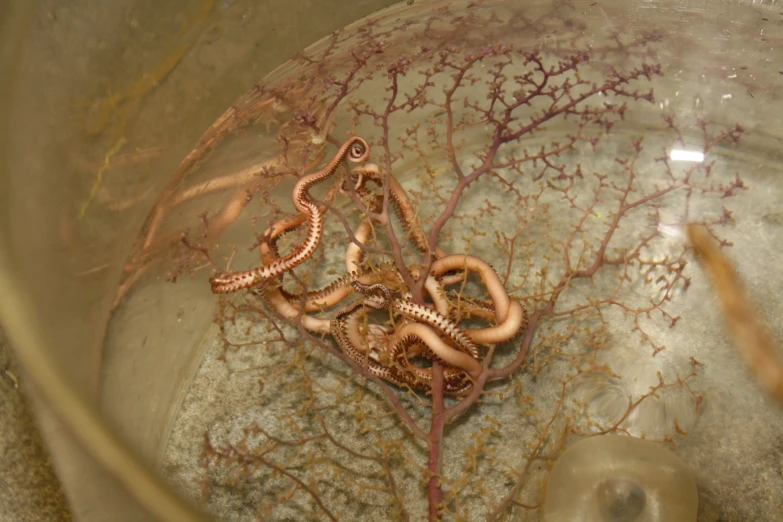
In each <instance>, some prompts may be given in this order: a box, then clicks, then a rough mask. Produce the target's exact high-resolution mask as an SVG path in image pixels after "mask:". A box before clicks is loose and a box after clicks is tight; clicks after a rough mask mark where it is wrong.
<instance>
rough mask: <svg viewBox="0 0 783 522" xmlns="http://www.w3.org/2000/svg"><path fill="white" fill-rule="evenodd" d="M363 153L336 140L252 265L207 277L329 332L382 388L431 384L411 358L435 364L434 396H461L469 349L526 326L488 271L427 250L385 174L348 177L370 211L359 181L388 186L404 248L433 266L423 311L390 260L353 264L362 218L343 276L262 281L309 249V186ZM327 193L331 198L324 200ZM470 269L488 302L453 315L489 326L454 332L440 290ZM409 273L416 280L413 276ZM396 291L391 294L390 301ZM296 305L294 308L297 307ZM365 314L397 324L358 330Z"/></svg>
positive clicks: (363, 145)
mask: <svg viewBox="0 0 783 522" xmlns="http://www.w3.org/2000/svg"><path fill="white" fill-rule="evenodd" d="M368 156H369V145H368V144H367V142H366V141H365V140H363V139H362V138H359V137H353V138H351V139H349V140H348V141H346V142H345V143H344V144H343V145H342V146H341V147H340V148H339V150H338V151H337V153H336V154H335V156H334V157H333V158H332V160H331V161H330V162H329V163H328V164H327V165H326V166H325V167H324V168H322V169H320V170H318V171H316V172H314V173H312V174H309V175H306V176H303V177H302V178H301V179H300V180H299V181H298V182H297V183H296V185H295V186H294V189H293V194H292V198H293V201H294V205H295V206H296V208H297V209H298V210H299V211H300V212H301V213H300V214H299V215H297V216H294V217H292V218H286V219H283V220H281V221H278V222H277V223H275V224H273V225H272V226H271V227H270V228H269V229H267V231H266V232H265V237H266V238H267V239H266V241H265V243H264V244H262V246H261V248H260V252H261V257H262V262H263V264H262V266H261V267H258V268H255V269H252V270H247V271H242V272H229V273H225V274H221V275H218V276H215V277H213V278H212V279H211V280H210V283H211V285H212V291H213V292H214V293H229V292H236V291H238V290H241V289H245V288H260V289H261V290H262V292H261V294H262V295H263V297H264V299H265V300H266V301H267V302H268V303H269V304H270V305H271V306H272V307H273V308H274V309H275V310H276V311H277V313H278V314H279V315H281V316H282V317H284V318H287V319H291V320H295V319H298V320H300V321H301V324H302V326H303V327H304V328H306V329H308V330H310V331H313V332H320V333H328V334H331V335H332V336H333V337H334V338H335V340H336V342H337V344H338V346H339V347H340V349H341V350H342V351H343V353H345V354H346V355H347V356H348V357H349V358H350V359H352V360H353V361H354V362H356V363H357V364H358V365H359V366H360V367H361V368H363V369H364V370H365V371H367V372H368V373H370V374H371V375H374V376H376V377H379V378H381V379H383V380H386V381H388V382H391V383H394V384H396V385H399V386H403V387H408V388H411V389H417V390H429V389H430V388H431V386H432V370H431V369H429V368H425V367H420V366H417V365H415V364H413V362H412V359H414V358H417V357H418V358H425V359H430V360H435V361H438V362H439V363H441V364H443V366H444V392H445V393H447V394H452V395H464V394H466V393H467V392H469V391H470V390H471V388H472V386H473V381H474V380H475V379H477V378H478V377H479V375H480V374H481V372H482V371H483V367H482V365H481V357H482V355H481V352H480V350H479V348H478V346H477V344H484V345H492V344H497V343H502V342H506V341H508V340H509V339H511V338H512V337H514V336H515V335H517V334H518V333H519V332H520V331H521V330H522V329H523V328H524V326H525V324H526V315H525V312H524V309H523V308H522V306H521V304H520V303H519V301H517V300H515V299H511V298H510V297H509V296H508V294H507V292H506V291H505V288H504V287H503V285H502V283H501V282H500V278H499V277H498V276H497V274H496V273H495V271H494V270H493V269H492V267H491V266H490V265H489V264H487V263H486V262H484V261H482V260H481V259H478V258H476V257H473V256H467V255H448V254H447V253H446V252H445V251H443V250H442V249H440V248H437V247H436V248H435V249H432V250H430V248H429V244H428V242H427V239H426V235H425V234H424V232H423V230H422V229H421V226H420V224H419V222H418V220H417V219H416V215H415V212H414V208H413V205H412V204H411V202H410V199H409V198H408V196H407V194H406V193H405V191H404V190H403V189H402V186H401V185H400V184H399V183H398V182H397V180H396V179H395V178H394V177H393V176H391V175H389V176H387V177H386V178H385V179H384V176H382V175H381V174H380V169H379V168H378V166H377V165H374V164H367V165H365V166H364V167H358V168H356V169H354V170H353V171H352V180H353V181H354V187H353V189H354V191H355V192H356V194H357V195H359V196H360V197H361V198H362V199H363V200H369V201H370V205H369V207H367V208H365V209H364V210H365V211H368V212H374V213H376V214H377V213H379V212H380V211H381V208H382V205H381V204H382V198H380V197H378V196H375V197H372V195H371V194H370V193H369V192H368V189H367V186H366V182H367V181H372V182H373V183H375V184H376V185H378V186H381V187H383V185H384V183H388V184H389V194H390V202H391V204H392V206H393V207H394V208H395V210H396V213H397V215H398V217H399V218H400V220H401V221H402V224H403V227H404V229H405V230H406V232H407V233H409V234H410V236H411V237H412V238H413V242H414V245H415V246H416V247H417V248H418V249H419V250H420V251H421V252H423V253H429V252H430V251H432V255H433V256H434V258H435V261H434V262H433V263H432V264H431V267H430V270H429V273H428V274H427V275H426V277H425V280H424V284H423V288H424V290H425V292H426V294H427V296H428V297H430V298H431V299H432V301H433V303H432V305H431V306H430V305H426V304H420V303H415V302H414V301H413V300H412V299H411V294H410V289H408V288H407V287H406V286H405V285H404V283H403V278H402V276H401V275H400V273H399V272H398V270H397V269H396V267H395V266H394V265H392V264H390V263H382V264H380V265H370V266H367V267H365V266H363V265H362V261H363V256H364V250H363V249H362V248H361V247H360V246H359V245H364V244H367V242H368V239H369V236H370V231H371V228H372V225H371V223H370V221H369V220H368V219H367V217H366V216H364V217H363V218H362V221H361V223H360V225H359V227H357V229H356V231H355V232H354V239H355V241H354V242H352V243H351V244H350V245H349V246H348V248H347V249H346V253H345V267H346V271H347V272H348V275H346V276H344V277H342V278H339V279H338V280H337V281H335V282H333V283H332V284H330V285H329V286H327V287H326V288H323V289H320V290H316V291H311V292H307V293H306V294H305V295H303V296H302V295H296V294H291V293H288V292H286V291H285V290H283V289H282V288H281V287H280V286H279V285H278V286H277V287H273V285H272V284H271V281H278V280H279V279H280V277H281V276H283V275H284V274H285V273H287V272H290V271H291V270H293V269H294V268H295V267H296V266H299V265H300V264H302V263H304V262H305V261H306V260H307V259H309V258H310V257H311V256H312V255H313V253H314V252H315V250H316V248H317V246H318V244H319V243H320V240H321V237H322V235H323V227H324V216H323V214H324V211H325V207H324V206H320V205H318V204H317V203H316V202H314V201H312V200H311V199H310V196H309V193H308V191H309V189H310V188H311V187H312V186H314V185H315V184H316V183H320V182H322V181H325V180H326V179H328V178H330V177H331V176H332V175H333V174H334V173H335V172H336V170H337V168H338V166H339V164H340V163H341V162H342V160H343V159H346V158H347V159H348V160H349V161H352V162H357V163H358V162H361V161H364V160H365V159H367V157H368ZM329 197H331V196H329ZM305 222H307V223H308V231H307V236H306V238H305V240H304V241H303V242H302V244H301V245H299V246H298V247H296V248H295V249H294V250H293V251H292V252H291V253H290V254H288V255H286V256H284V257H280V255H279V253H278V249H277V240H278V238H279V237H280V236H282V235H283V234H285V233H287V232H290V231H292V230H294V229H296V228H298V227H300V226H301V225H302V224H304V223H305ZM468 271H470V272H476V273H478V274H479V276H480V277H481V279H482V281H483V282H484V284H485V286H486V288H487V291H488V293H489V296H490V299H491V302H484V301H479V300H474V299H466V298H464V297H463V298H461V299H460V305H461V306H460V309H461V312H462V314H461V316H462V317H461V318H483V319H487V320H490V321H493V322H494V323H495V326H488V327H484V328H471V329H463V328H461V327H460V326H459V324H458V323H459V319H460V318H457V317H455V313H454V311H455V310H456V309H457V306H456V305H455V304H454V303H452V302H451V300H450V299H449V298H448V296H447V293H446V291H445V290H444V286H446V285H449V284H453V283H460V282H462V281H463V280H464V277H466V273H467V272H468ZM412 273H413V274H414V275H415V277H418V275H419V274H418V272H417V271H416V270H413V271H412ZM352 293H359V294H360V295H361V299H360V300H359V301H356V302H354V303H353V304H351V305H349V306H347V307H345V308H343V309H341V310H338V311H337V312H335V313H334V315H333V317H332V318H331V319H323V318H319V317H315V316H312V315H309V314H308V313H307V312H315V311H320V310H326V309H328V308H330V307H333V306H335V305H337V304H339V303H340V302H342V301H343V300H344V299H345V298H346V297H347V296H348V295H350V294H352ZM397 294H399V297H398V296H397ZM297 303H300V304H301V303H304V308H305V309H304V311H302V310H301V309H300V304H297ZM371 310H389V311H390V312H391V313H392V315H393V316H399V320H398V321H397V324H395V325H394V326H393V327H386V326H384V325H379V324H365V323H366V322H367V321H366V316H367V313H368V312H369V311H371Z"/></svg>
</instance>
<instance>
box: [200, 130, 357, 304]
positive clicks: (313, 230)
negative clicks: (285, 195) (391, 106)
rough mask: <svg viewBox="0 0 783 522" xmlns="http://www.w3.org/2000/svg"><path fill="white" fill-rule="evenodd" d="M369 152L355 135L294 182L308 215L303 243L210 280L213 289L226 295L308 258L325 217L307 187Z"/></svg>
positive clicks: (296, 201)
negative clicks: (344, 162) (265, 261)
mask: <svg viewBox="0 0 783 522" xmlns="http://www.w3.org/2000/svg"><path fill="white" fill-rule="evenodd" d="M369 154H370V146H369V145H368V144H367V142H366V141H364V139H362V138H360V137H358V136H354V137H353V138H350V139H349V140H348V141H346V142H345V143H343V145H342V146H341V147H340V149H339V150H338V151H337V154H335V156H334V157H333V158H332V160H331V161H330V162H329V163H328V164H327V165H326V166H325V167H324V168H323V169H321V170H319V171H317V172H314V173H312V174H308V175H306V176H304V177H302V178H301V179H300V180H299V181H298V182H297V183H296V185H294V193H293V200H294V205H295V206H296V208H297V210H299V211H300V212H302V213H303V214H306V215H307V216H308V231H307V238H306V239H305V241H304V243H302V244H301V245H300V246H299V247H297V248H295V249H294V251H293V252H291V253H290V254H288V255H286V256H284V257H282V258H279V259H277V260H275V261H274V262H272V263H271V264H269V265H264V266H260V267H258V268H254V269H252V270H247V271H244V272H229V273H226V274H220V275H217V276H214V277H212V278H211V279H210V281H209V282H210V284H211V285H212V292H213V293H215V294H225V293H231V292H237V291H239V290H242V289H245V288H250V287H252V286H255V285H256V284H258V283H259V282H262V281H266V280H268V279H272V278H275V277H278V276H280V275H283V274H284V273H286V272H287V271H289V270H291V269H293V268H294V267H296V266H298V265H300V264H302V263H304V262H305V261H306V260H307V259H309V258H310V256H312V255H313V252H315V249H316V247H317V246H318V243H319V242H320V241H321V236H322V235H323V227H324V217H323V213H322V212H321V209H320V208H319V206H318V205H317V204H316V203H315V202H313V201H312V200H311V199H310V196H309V194H308V190H309V189H310V188H311V187H312V186H313V185H315V184H317V183H320V182H322V181H324V180H326V179H328V178H330V177H331V176H332V175H333V174H334V173H335V171H336V170H337V167H338V166H339V165H340V163H341V162H342V160H343V159H345V158H348V160H349V161H351V162H354V163H360V162H362V161H364V160H366V159H367V157H368V156H369Z"/></svg>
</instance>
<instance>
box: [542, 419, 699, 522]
mask: <svg viewBox="0 0 783 522" xmlns="http://www.w3.org/2000/svg"><path fill="white" fill-rule="evenodd" d="M698 505H699V501H698V493H697V490H696V480H695V478H694V477H693V473H692V472H691V471H690V469H689V468H688V467H687V466H686V465H685V464H684V463H683V462H682V460H680V459H679V457H677V456H676V455H675V454H674V453H672V452H671V451H669V450H667V449H665V448H664V447H662V446H660V445H659V444H656V443H654V442H650V441H647V440H643V439H636V438H633V437H626V436H620V435H602V436H596V437H588V438H586V439H583V440H581V441H579V442H577V443H576V444H574V445H573V446H571V447H570V448H568V449H567V450H566V451H565V453H563V455H562V456H561V457H560V458H559V459H558V460H557V462H556V463H555V466H554V468H552V473H551V474H550V476H549V483H548V484H547V488H546V494H545V495H544V506H543V510H542V519H543V521H544V522H659V521H674V520H676V521H678V522H695V521H696V515H697V513H698Z"/></svg>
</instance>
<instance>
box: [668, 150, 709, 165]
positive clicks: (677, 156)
mask: <svg viewBox="0 0 783 522" xmlns="http://www.w3.org/2000/svg"><path fill="white" fill-rule="evenodd" d="M669 159H670V160H672V161H695V162H698V163H701V162H702V161H704V154H703V153H702V152H696V151H692V150H681V149H672V151H671V152H670V153H669Z"/></svg>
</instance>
